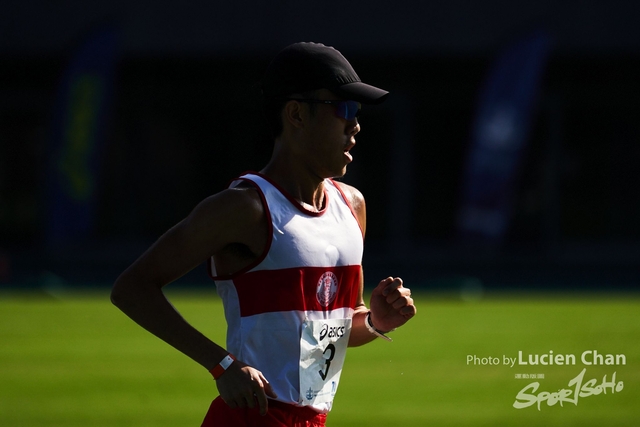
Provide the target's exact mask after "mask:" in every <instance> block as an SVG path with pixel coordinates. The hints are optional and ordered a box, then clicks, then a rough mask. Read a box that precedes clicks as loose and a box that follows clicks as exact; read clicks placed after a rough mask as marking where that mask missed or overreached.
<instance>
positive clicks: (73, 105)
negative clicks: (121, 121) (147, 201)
mask: <svg viewBox="0 0 640 427" xmlns="http://www.w3.org/2000/svg"><path fill="white" fill-rule="evenodd" d="M116 39H117V31H116V29H115V27H113V26H108V27H105V28H101V29H100V30H97V31H95V32H93V33H92V34H91V35H90V36H89V37H87V38H86V39H85V41H84V43H83V44H82V45H81V46H80V48H79V49H78V50H77V52H76V53H75V55H74V56H73V58H72V59H71V61H70V63H69V65H68V67H67V69H66V70H65V73H64V75H63V77H62V80H61V82H60V85H59V88H58V93H57V98H56V103H55V106H54V108H55V110H54V114H53V125H52V133H51V137H50V145H49V152H48V155H49V158H48V173H47V176H46V181H47V182H46V188H47V195H46V198H47V199H46V209H47V211H46V213H45V217H46V242H47V244H48V245H49V246H50V247H60V246H61V245H66V244H73V243H79V242H83V241H86V240H88V239H90V238H91V237H92V232H93V228H94V223H95V221H96V212H95V211H96V202H97V182H98V177H99V172H100V157H101V154H102V152H103V151H104V145H105V129H106V122H107V120H108V116H109V110H110V106H111V94H112V91H113V90H112V88H113V74H114V69H115V64H116Z"/></svg>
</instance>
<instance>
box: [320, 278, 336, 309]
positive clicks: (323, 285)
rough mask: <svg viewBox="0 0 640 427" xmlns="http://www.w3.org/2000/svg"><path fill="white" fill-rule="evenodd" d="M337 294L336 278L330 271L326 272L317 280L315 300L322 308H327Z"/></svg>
mask: <svg viewBox="0 0 640 427" xmlns="http://www.w3.org/2000/svg"><path fill="white" fill-rule="evenodd" d="M337 293H338V277H337V276H336V275H335V274H333V273H332V272H331V271H327V272H325V273H323V274H322V276H320V279H319V280H318V288H317V289H316V298H317V299H318V302H319V303H320V305H321V306H323V307H329V304H331V302H332V301H333V300H334V299H335V298H336V294H337Z"/></svg>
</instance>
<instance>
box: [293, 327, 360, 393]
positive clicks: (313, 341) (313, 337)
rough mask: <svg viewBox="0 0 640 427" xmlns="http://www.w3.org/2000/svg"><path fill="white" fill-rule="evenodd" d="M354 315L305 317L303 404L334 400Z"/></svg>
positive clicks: (301, 348)
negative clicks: (321, 317) (319, 318)
mask: <svg viewBox="0 0 640 427" xmlns="http://www.w3.org/2000/svg"><path fill="white" fill-rule="evenodd" d="M350 332H351V319H327V320H306V321H305V322H304V324H303V328H302V337H301V340H300V400H301V402H300V403H301V404H302V405H316V404H321V403H328V402H331V401H333V397H334V396H335V394H336V390H337V389H338V383H339V382H340V374H341V373H342V365H343V364H344V358H345V355H346V352H347V344H348V342H349V333H350Z"/></svg>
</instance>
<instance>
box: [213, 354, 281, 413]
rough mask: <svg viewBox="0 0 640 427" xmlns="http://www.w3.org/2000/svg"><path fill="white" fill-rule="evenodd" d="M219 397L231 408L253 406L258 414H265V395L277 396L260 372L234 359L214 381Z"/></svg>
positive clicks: (266, 407) (267, 406)
mask: <svg viewBox="0 0 640 427" xmlns="http://www.w3.org/2000/svg"><path fill="white" fill-rule="evenodd" d="M216 385H217V386H218V391H219V392H220V397H221V398H222V400H224V402H225V403H226V404H227V405H229V406H230V407H231V408H255V407H256V406H258V408H259V409H260V415H266V413H267V410H268V409H269V404H268V401H267V396H268V397H271V398H274V399H275V398H277V397H278V396H277V395H276V393H275V392H274V391H273V389H272V388H271V384H270V383H269V381H267V379H266V378H265V377H264V375H262V372H260V371H258V370H257V369H255V368H252V367H251V366H249V365H246V364H244V363H242V362H240V361H239V360H236V361H234V362H233V363H232V364H231V366H229V368H227V370H226V371H225V372H224V374H222V375H221V376H220V377H219V378H218V380H217V381H216Z"/></svg>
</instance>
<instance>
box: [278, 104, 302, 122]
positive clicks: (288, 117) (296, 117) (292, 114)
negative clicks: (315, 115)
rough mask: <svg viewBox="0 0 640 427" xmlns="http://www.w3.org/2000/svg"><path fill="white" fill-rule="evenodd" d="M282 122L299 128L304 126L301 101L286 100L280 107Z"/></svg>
mask: <svg viewBox="0 0 640 427" xmlns="http://www.w3.org/2000/svg"><path fill="white" fill-rule="evenodd" d="M282 118H283V120H284V123H285V124H286V123H289V125H290V126H293V127H294V128H297V129H300V128H302V127H303V126H304V119H303V111H302V103H301V102H299V101H288V102H287V103H286V104H285V105H284V108H283V109H282Z"/></svg>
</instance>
